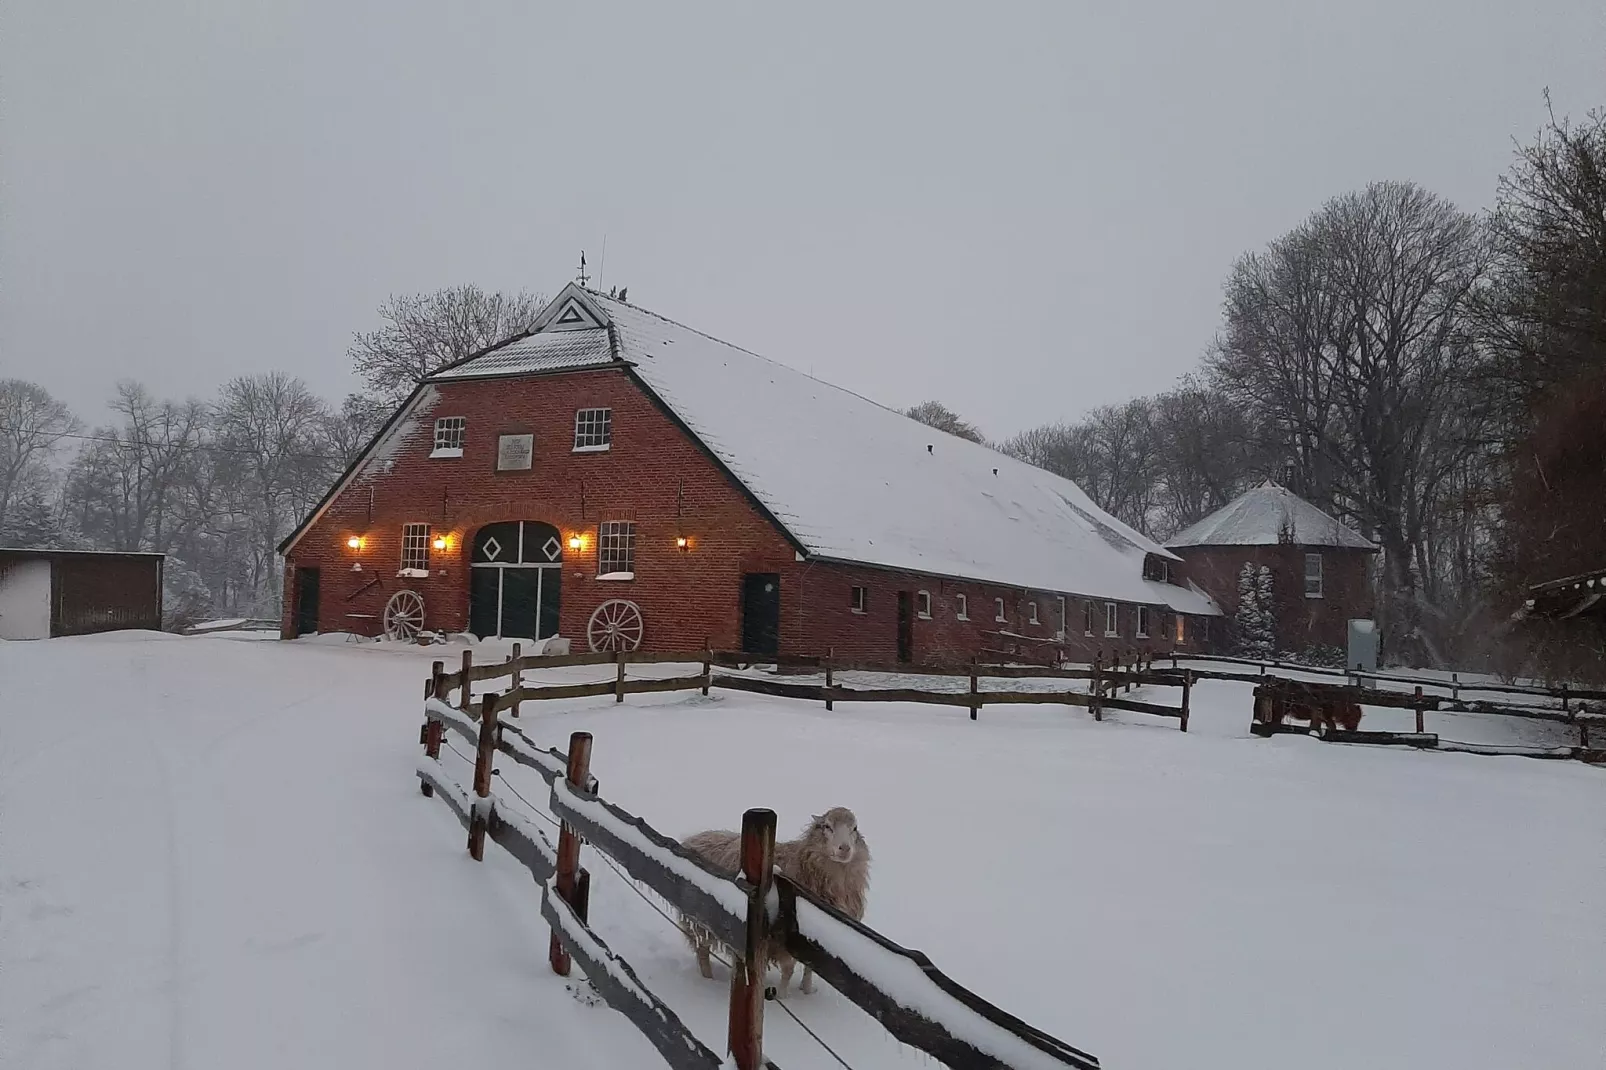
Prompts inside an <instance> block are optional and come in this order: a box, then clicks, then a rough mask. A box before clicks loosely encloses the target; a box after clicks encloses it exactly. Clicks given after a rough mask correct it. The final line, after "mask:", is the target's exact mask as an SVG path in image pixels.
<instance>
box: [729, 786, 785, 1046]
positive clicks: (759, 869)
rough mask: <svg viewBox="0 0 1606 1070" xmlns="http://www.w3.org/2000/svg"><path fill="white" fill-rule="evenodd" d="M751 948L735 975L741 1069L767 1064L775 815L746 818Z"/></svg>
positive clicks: (733, 1040)
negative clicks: (767, 977)
mask: <svg viewBox="0 0 1606 1070" xmlns="http://www.w3.org/2000/svg"><path fill="white" fill-rule="evenodd" d="M742 879H743V880H745V881H746V882H747V946H746V947H745V948H743V953H742V955H741V956H740V957H738V958H737V959H736V961H735V963H734V964H733V966H734V968H733V969H732V970H731V1004H730V1047H729V1050H730V1054H731V1057H732V1059H733V1060H734V1061H735V1063H736V1068H737V1070H761V1068H762V1067H763V1065H764V971H765V970H766V969H767V968H768V966H769V928H770V922H769V910H768V899H769V894H770V887H771V885H773V884H774V881H775V811H774V810H749V811H747V812H746V813H745V814H743V815H742Z"/></svg>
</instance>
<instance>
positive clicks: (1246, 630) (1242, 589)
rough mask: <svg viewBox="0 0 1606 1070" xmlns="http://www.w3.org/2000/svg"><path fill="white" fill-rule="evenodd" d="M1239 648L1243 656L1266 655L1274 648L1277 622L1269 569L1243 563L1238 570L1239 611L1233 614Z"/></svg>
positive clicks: (1262, 656) (1275, 648)
mask: <svg viewBox="0 0 1606 1070" xmlns="http://www.w3.org/2000/svg"><path fill="white" fill-rule="evenodd" d="M1233 624H1234V626H1235V627H1236V629H1237V632H1238V649H1239V652H1240V653H1242V654H1243V655H1244V656H1245V657H1251V658H1269V657H1271V656H1272V655H1273V654H1275V653H1276V650H1277V622H1276V617H1275V616H1274V613H1273V610H1272V584H1271V569H1269V568H1267V567H1266V566H1265V565H1261V566H1260V567H1259V569H1256V567H1255V566H1254V564H1253V563H1251V562H1247V561H1246V562H1244V567H1243V569H1242V570H1241V571H1240V572H1239V573H1238V612H1237V613H1236V614H1235V615H1234V616H1233Z"/></svg>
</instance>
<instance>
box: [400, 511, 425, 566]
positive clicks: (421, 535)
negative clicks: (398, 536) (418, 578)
mask: <svg viewBox="0 0 1606 1070" xmlns="http://www.w3.org/2000/svg"><path fill="white" fill-rule="evenodd" d="M398 572H422V573H424V574H425V575H426V576H427V575H429V525H428V524H403V525H402V542H401V564H400V565H399V566H398Z"/></svg>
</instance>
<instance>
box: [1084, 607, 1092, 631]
mask: <svg viewBox="0 0 1606 1070" xmlns="http://www.w3.org/2000/svg"><path fill="white" fill-rule="evenodd" d="M1082 634H1083V635H1092V634H1093V603H1092V602H1083V603H1082Z"/></svg>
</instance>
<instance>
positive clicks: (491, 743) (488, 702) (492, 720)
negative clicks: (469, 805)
mask: <svg viewBox="0 0 1606 1070" xmlns="http://www.w3.org/2000/svg"><path fill="white" fill-rule="evenodd" d="M495 760H496V696H495V695H486V696H485V697H484V698H483V699H481V700H480V738H479V746H478V747H477V748H476V749H475V751H474V795H475V796H476V797H477V798H480V799H484V798H487V797H489V795H490V794H491V763H492V762H493V761H495ZM482 809H483V808H481V807H476V808H475V812H474V817H473V820H471V821H470V822H469V823H468V853H469V857H470V858H472V859H474V861H476V862H482V861H484V860H485V828H486V824H487V822H486V820H485V818H484V817H483V816H481V811H482Z"/></svg>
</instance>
